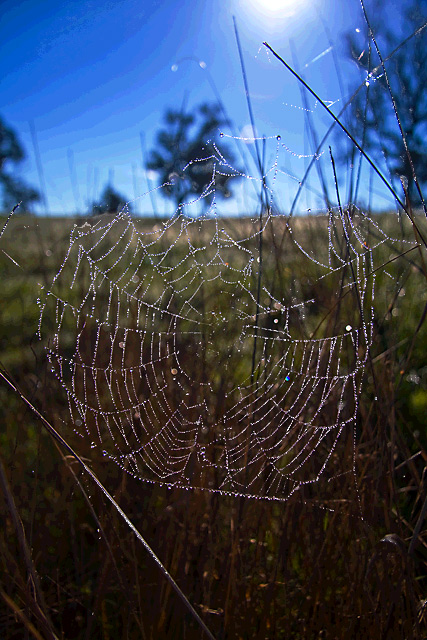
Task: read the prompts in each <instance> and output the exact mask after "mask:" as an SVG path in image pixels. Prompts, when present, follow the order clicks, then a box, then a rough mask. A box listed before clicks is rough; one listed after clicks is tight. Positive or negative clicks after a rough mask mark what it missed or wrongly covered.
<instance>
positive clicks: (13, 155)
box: [0, 118, 40, 211]
mask: <svg viewBox="0 0 427 640" xmlns="http://www.w3.org/2000/svg"><path fill="white" fill-rule="evenodd" d="M24 159H25V152H24V149H23V147H22V145H21V143H20V141H19V138H18V136H17V135H16V133H15V131H14V130H13V129H11V128H10V127H8V126H7V125H6V124H5V122H4V120H3V119H2V118H0V185H1V199H2V207H3V208H4V209H6V210H8V209H9V210H10V209H12V208H13V207H14V206H15V205H16V204H18V203H21V210H22V211H30V210H31V205H32V204H33V203H34V202H38V201H39V200H40V194H39V192H38V191H37V190H36V189H33V188H32V187H30V186H28V185H27V184H26V183H25V182H24V181H23V180H22V179H21V178H18V177H16V176H13V175H11V173H10V172H9V171H8V170H7V166H6V165H8V164H12V165H15V166H16V165H17V164H19V163H21V162H22V161H23V160H24Z"/></svg>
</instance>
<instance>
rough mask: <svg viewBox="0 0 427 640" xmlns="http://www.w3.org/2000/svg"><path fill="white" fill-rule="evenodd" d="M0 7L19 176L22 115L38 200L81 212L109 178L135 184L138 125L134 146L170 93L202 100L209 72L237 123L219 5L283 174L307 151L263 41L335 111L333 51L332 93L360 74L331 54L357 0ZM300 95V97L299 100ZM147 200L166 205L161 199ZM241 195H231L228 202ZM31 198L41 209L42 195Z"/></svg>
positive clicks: (7, 104) (295, 102) (128, 190)
mask: <svg viewBox="0 0 427 640" xmlns="http://www.w3.org/2000/svg"><path fill="white" fill-rule="evenodd" d="M367 4H368V6H369V3H367ZM1 13H2V19H1V27H0V60H1V68H0V71H1V81H0V115H1V116H2V117H3V118H4V119H5V121H6V123H7V124H8V125H10V126H12V127H13V128H14V129H15V130H16V131H17V133H18V134H19V137H20V139H21V141H22V143H23V145H24V147H25V149H26V151H27V159H26V161H25V163H24V165H23V167H22V177H24V178H25V179H26V180H27V181H28V182H29V183H31V184H32V185H34V186H36V187H37V188H40V183H39V177H38V174H37V166H36V157H35V152H34V147H33V140H32V136H31V124H30V123H33V124H34V129H35V131H36V136H37V141H38V146H39V150H40V157H41V162H42V167H43V174H44V179H45V183H46V196H47V206H48V210H49V212H50V213H54V214H62V213H72V212H75V211H76V210H78V211H80V212H84V211H85V210H87V206H88V202H90V201H93V200H94V199H96V198H97V197H99V195H100V192H101V191H102V189H103V188H104V186H105V184H106V183H107V182H108V181H109V180H110V179H111V180H112V182H113V186H114V187H115V188H116V189H117V190H118V191H119V192H121V193H123V194H124V195H126V196H127V197H128V198H129V199H132V198H134V197H135V196H139V195H141V194H143V193H145V192H146V191H147V188H148V187H147V182H146V173H145V171H144V170H143V164H142V149H141V141H140V134H141V133H143V136H144V140H145V149H146V151H147V152H148V151H149V150H150V149H151V148H152V146H153V144H154V143H155V137H156V133H157V131H158V128H159V126H160V125H161V124H162V118H163V114H164V111H165V109H166V108H170V107H172V108H176V109H179V108H180V107H181V105H182V104H183V101H184V100H186V104H187V107H188V109H190V110H191V108H192V107H194V106H196V105H198V104H199V103H201V102H203V101H210V102H213V101H215V93H214V91H213V89H212V82H213V84H214V85H215V87H216V91H217V92H218V93H219V95H220V96H221V100H222V102H223V104H224V106H225V108H226V110H227V113H228V114H229V116H230V118H231V119H232V120H233V123H234V125H235V128H236V130H238V131H239V132H241V135H245V133H247V131H248V128H247V126H248V124H249V115H248V109H247V105H246V98H245V90H244V85H243V79H242V72H241V67H240V61H239V53H238V49H237V45H236V38H235V33H234V27H233V16H235V19H236V23H237V27H238V31H239V36H240V40H241V45H242V51H243V56H244V60H245V66H246V71H247V76H248V82H249V89H250V96H251V101H252V105H253V110H254V117H255V125H256V130H257V132H258V135H266V136H271V138H270V139H269V140H268V141H267V143H268V144H267V156H268V159H269V161H271V162H272V163H273V162H274V158H275V154H276V152H277V146H278V145H277V141H276V136H277V135H280V136H281V143H280V154H279V158H278V160H279V167H280V169H281V170H283V172H284V174H283V175H285V174H286V172H287V173H289V174H291V175H292V176H295V177H298V176H299V177H302V175H303V173H304V167H305V166H306V163H307V160H306V159H305V158H300V157H298V156H303V155H307V154H309V153H310V151H311V150H310V148H309V146H308V143H307V136H306V135H305V134H304V112H303V109H302V106H303V105H302V101H301V95H300V87H299V86H298V83H297V81H296V80H295V79H293V78H292V77H291V75H290V73H289V72H288V71H287V70H286V69H285V68H284V67H283V66H282V65H281V64H280V63H279V62H278V61H277V60H276V59H274V57H272V55H271V54H270V55H268V52H267V50H266V49H265V47H263V46H262V43H263V41H267V42H268V43H269V44H271V46H272V47H273V48H274V49H275V50H276V51H277V52H278V53H279V54H280V55H281V56H282V57H284V58H285V59H286V60H287V61H289V62H290V63H291V64H293V63H295V64H297V65H298V67H299V69H303V73H304V78H305V79H306V80H307V81H308V83H309V84H310V85H311V86H312V87H313V89H314V90H315V91H316V92H318V94H319V95H320V97H321V98H322V99H323V100H325V101H327V102H328V103H334V106H333V107H331V108H332V109H333V110H334V112H335V113H338V111H339V109H340V107H341V105H342V100H343V96H342V94H341V91H340V87H339V84H338V79H337V71H336V68H335V66H334V59H333V54H334V53H335V54H336V55H337V56H338V59H339V61H340V69H341V73H342V74H343V79H344V90H345V92H346V96H345V97H347V95H349V92H350V87H354V77H353V76H354V75H355V76H356V80H357V79H359V81H360V76H359V75H358V71H357V69H356V68H355V66H354V65H352V64H351V63H349V62H346V61H345V60H344V58H343V56H342V51H343V48H344V45H343V42H344V34H345V32H348V31H349V30H354V29H358V28H360V29H362V28H363V27H364V22H363V16H362V12H361V8H360V4H359V2H358V0H298V1H295V2H292V1H291V0H287V1H285V0H282V1H281V2H280V0H264V2H262V0H198V1H196V0H180V1H177V0H173V1H172V0H163V1H156V0H145V1H143V0H97V1H96V2H95V1H93V0H73V1H72V2H71V1H68V2H67V1H65V2H63V3H58V2H57V1H56V0H55V1H53V0H37V1H36V0H2V3H1ZM328 33H329V35H328ZM329 37H330V38H331V39H332V43H333V47H334V48H333V50H330V44H331V42H330V40H329V39H328V38H329ZM291 42H292V45H291ZM292 47H293V51H292ZM322 54H323V55H322ZM200 62H202V63H203V64H202V65H200ZM310 105H311V108H314V101H313V100H312V99H311V100H310ZM321 111H322V110H321V109H320V108H319V107H317V110H315V113H314V115H315V117H316V118H317V123H318V124H317V125H316V126H319V131H323V130H325V127H326V126H329V124H330V119H329V116H328V114H326V113H322V112H321ZM245 127H246V128H245ZM322 127H323V129H322ZM225 133H226V134H230V133H231V132H230V131H229V130H226V131H225ZM229 144H235V142H234V140H229ZM247 146H249V145H247ZM248 151H250V150H248ZM296 184H297V181H296V180H295V178H289V179H288V181H287V182H286V181H284V182H283V183H280V189H282V190H283V193H281V194H280V198H281V202H282V203H283V204H284V206H286V205H287V204H288V203H289V202H290V201H291V200H292V197H293V194H294V193H295V189H296ZM278 185H279V183H278ZM278 189H279V186H278ZM158 202H159V203H160V204H159V207H160V208H163V209H164V211H166V204H165V202H163V201H162V199H161V198H160V200H159V201H158ZM242 202H243V200H242V201H241V202H240V204H239V198H237V199H236V202H235V203H234V206H235V207H237V208H239V207H241V206H243V205H242ZM228 206H232V205H230V204H229V205H228ZM134 208H135V210H136V211H139V212H141V213H145V212H147V213H150V211H151V204H150V199H149V198H147V197H145V198H141V199H140V200H138V201H137V202H136V203H135V205H134ZM37 210H38V211H40V212H43V211H44V205H38V207H37Z"/></svg>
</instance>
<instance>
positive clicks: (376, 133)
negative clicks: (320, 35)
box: [346, 0, 427, 202]
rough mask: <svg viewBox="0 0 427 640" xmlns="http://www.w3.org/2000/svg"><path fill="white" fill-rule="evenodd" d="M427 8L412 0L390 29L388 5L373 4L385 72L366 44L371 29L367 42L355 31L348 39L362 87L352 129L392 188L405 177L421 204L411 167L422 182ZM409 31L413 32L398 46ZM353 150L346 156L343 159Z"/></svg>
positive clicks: (425, 175) (426, 174) (426, 171)
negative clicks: (383, 170)
mask: <svg viewBox="0 0 427 640" xmlns="http://www.w3.org/2000/svg"><path fill="white" fill-rule="evenodd" d="M426 9H427V7H426V3H424V2H423V3H420V2H419V1H413V2H412V3H411V4H410V5H409V6H408V7H406V8H404V9H401V15H400V16H396V17H395V19H394V20H393V21H392V22H391V24H392V27H391V28H390V27H389V25H390V21H389V20H386V19H385V12H386V11H388V10H389V7H387V4H385V3H384V2H380V1H379V0H377V2H376V3H375V6H374V10H373V11H372V14H373V16H374V19H373V21H372V24H371V27H372V31H373V33H374V36H375V39H376V40H377V43H378V44H379V47H380V50H381V52H382V57H383V59H384V60H386V61H385V68H386V74H384V71H383V68H382V66H381V61H380V59H379V58H378V55H377V53H376V51H375V47H374V44H373V42H372V40H371V41H370V44H369V45H367V44H366V43H367V39H369V33H367V34H366V36H365V37H366V39H365V41H364V42H365V44H364V43H363V42H362V41H361V37H362V35H361V34H356V33H354V32H353V33H351V34H349V35H348V37H347V55H348V57H349V58H350V59H352V60H353V61H355V62H356V64H357V66H358V67H359V69H360V70H361V76H362V80H364V81H365V87H364V88H363V90H360V91H359V93H358V94H357V96H356V98H355V99H354V100H353V102H352V104H351V108H350V109H351V111H350V113H351V118H350V122H352V123H353V124H352V125H350V128H351V130H352V133H354V134H355V136H356V138H357V139H358V140H359V141H360V142H362V144H363V147H364V148H365V150H367V151H368V152H369V153H370V154H371V156H372V157H373V159H375V161H377V162H379V163H383V162H384V161H385V163H386V165H387V168H388V172H389V174H390V177H391V179H392V182H394V184H395V186H396V185H397V184H398V182H400V181H401V179H402V178H403V180H404V182H405V183H406V184H407V185H408V192H409V194H410V196H411V199H412V200H413V201H414V202H419V201H420V198H419V194H418V192H417V189H416V185H415V182H414V176H413V169H414V170H415V174H416V176H417V180H418V184H419V185H420V186H421V185H422V184H423V183H424V184H425V183H426V182H427V144H426V143H427V29H421V30H420V27H421V26H422V25H423V24H424V23H425V22H426V19H427V10H426ZM394 11H395V9H394ZM417 31H418V33H416V32H417ZM413 33H415V35H414V36H413V37H412V38H410V39H408V40H407V41H406V42H405V43H404V44H403V45H402V46H401V47H400V48H398V47H399V45H400V44H401V43H402V42H403V41H404V39H405V38H407V37H408V36H409V35H411V34H413ZM395 49H396V51H395ZM390 54H392V55H391V56H390ZM388 56H390V58H389V59H387V57H388ZM375 69H376V70H375ZM374 70H375V71H374ZM387 79H388V82H389V85H390V89H391V93H392V95H393V99H394V102H395V106H396V111H397V113H398V116H399V120H400V123H401V126H402V129H403V132H404V136H405V139H406V145H407V149H405V144H404V140H403V137H402V134H401V131H400V129H399V125H398V122H397V119H396V115H395V111H394V108H393V103H392V100H391V97H390V91H389V88H388V86H387ZM408 152H409V153H408ZM351 153H352V152H351V151H350V154H347V155H346V159H348V158H349V155H351ZM411 164H412V165H413V168H412V166H411Z"/></svg>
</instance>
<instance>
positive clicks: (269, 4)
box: [245, 0, 301, 17]
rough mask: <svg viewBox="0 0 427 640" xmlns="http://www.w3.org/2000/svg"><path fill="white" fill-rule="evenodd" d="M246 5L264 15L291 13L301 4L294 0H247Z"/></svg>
mask: <svg viewBox="0 0 427 640" xmlns="http://www.w3.org/2000/svg"><path fill="white" fill-rule="evenodd" d="M245 5H246V6H248V5H249V7H250V8H251V9H253V10H255V11H256V12H257V13H263V14H264V15H277V16H278V17H280V15H281V14H282V15H283V14H286V15H289V14H292V13H294V12H295V10H296V9H297V8H298V6H300V5H301V2H297V1H296V0H247V2H246V3H245Z"/></svg>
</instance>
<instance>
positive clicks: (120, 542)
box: [0, 213, 427, 640]
mask: <svg viewBox="0 0 427 640" xmlns="http://www.w3.org/2000/svg"><path fill="white" fill-rule="evenodd" d="M373 219H374V220H375V225H377V227H379V228H380V229H382V230H383V231H384V233H385V237H386V238H390V239H391V238H394V239H397V240H393V241H392V240H387V241H384V242H383V243H382V244H381V246H380V247H379V248H378V249H377V253H376V264H377V265H386V263H387V266H384V267H383V268H380V269H379V271H378V273H377V282H376V297H375V302H374V313H375V321H374V326H375V339H374V343H373V347H372V353H371V358H372V360H371V361H372V367H373V371H374V374H373V375H374V376H375V380H376V386H377V388H376V390H375V389H374V383H373V378H372V375H370V374H369V373H367V374H366V376H365V377H366V379H365V380H364V385H363V391H362V395H361V397H360V406H359V411H358V422H357V430H356V435H357V439H356V444H355V448H354V447H353V444H354V443H353V434H352V433H349V435H348V437H346V438H345V439H344V440H343V443H342V446H341V447H340V448H339V450H337V452H336V454H335V456H336V459H335V460H334V461H333V464H334V465H335V472H334V476H336V475H337V470H339V469H340V468H341V466H342V468H343V473H344V470H348V469H351V468H352V464H353V463H352V460H353V456H354V457H355V461H356V478H357V482H356V483H355V481H354V477H353V475H352V474H349V473H345V475H342V476H340V482H339V486H338V484H337V482H336V481H335V482H333V481H331V482H328V476H325V477H324V478H322V479H321V480H320V481H319V483H317V485H316V486H315V487H314V488H313V489H312V490H311V491H310V493H309V494H308V495H307V496H306V499H305V500H301V497H295V498H291V499H290V500H289V501H287V502H284V503H281V502H273V501H265V500H250V499H243V498H241V499H238V498H234V497H230V496H219V495H217V494H214V493H213V494H212V493H207V492H200V491H182V490H179V489H168V488H166V487H161V486H153V485H150V484H145V483H144V482H140V481H137V480H135V479H133V478H132V477H130V476H129V475H128V474H127V473H125V472H123V471H122V470H121V469H120V468H119V467H116V466H115V465H114V464H112V463H109V462H107V463H106V461H105V459H104V458H103V457H102V455H101V452H100V451H98V450H96V449H91V448H90V446H89V442H84V441H81V440H79V439H77V437H76V435H75V433H74V432H73V431H72V430H71V429H70V430H69V432H68V433H63V435H64V437H66V439H67V441H68V442H69V443H70V444H71V445H72V446H73V447H75V449H76V450H77V451H78V453H79V455H81V456H82V457H83V458H84V459H85V460H86V461H87V463H88V464H89V466H90V467H91V468H93V469H94V471H95V472H96V474H97V475H98V477H99V478H100V480H101V481H102V482H103V483H104V484H105V486H106V487H107V489H108V490H109V491H110V492H111V493H112V494H113V496H114V497H115V499H116V500H117V502H118V503H119V504H120V506H121V507H122V509H123V510H124V512H125V513H126V514H127V515H128V517H129V518H130V519H131V520H132V522H133V523H134V524H135V525H136V527H137V528H138V529H139V531H140V532H141V533H142V535H143V536H144V538H145V539H146V540H147V542H148V543H149V544H150V546H151V547H152V548H153V550H154V552H155V553H156V554H157V555H158V557H159V558H160V559H161V561H162V562H163V563H164V565H165V567H166V568H167V570H168V571H169V572H170V573H171V574H172V576H173V577H174V578H175V580H176V581H177V583H178V584H179V586H180V587H181V589H182V590H183V592H184V593H185V594H186V596H187V597H188V599H189V600H190V602H191V603H192V604H193V606H194V607H195V608H196V610H197V611H198V612H199V613H200V615H201V617H202V618H203V619H204V620H205V621H206V624H207V625H208V627H209V628H210V629H211V631H212V633H213V634H214V636H215V637H216V638H230V639H240V638H242V639H250V638H255V639H258V638H260V639H261V638H265V639H276V638H277V639H280V638H295V639H306V638H372V639H375V640H377V639H379V638H402V640H403V639H409V638H425V637H426V636H427V624H426V621H427V611H426V607H425V604H426V603H425V597H426V589H427V572H426V561H427V537H426V534H427V530H426V527H425V525H424V523H423V526H422V530H421V532H420V534H419V536H418V539H417V541H416V545H415V548H414V550H413V553H411V554H408V547H409V545H410V543H411V540H412V537H413V534H414V529H415V527H416V523H417V521H418V518H419V516H420V512H421V509H422V505H423V502H424V499H425V498H426V486H427V485H426V482H425V469H426V464H427V432H426V427H425V417H426V415H427V366H426V363H425V353H426V348H427V335H426V331H425V326H424V318H425V309H426V303H427V295H426V291H427V289H426V277H427V273H426V271H425V263H424V260H425V250H424V253H422V251H421V250H416V249H415V250H413V251H411V252H410V253H409V254H405V255H401V254H403V253H404V251H405V250H406V248H405V247H404V246H403V245H400V244H399V240H401V239H402V238H406V239H410V240H411V241H413V240H414V230H413V227H412V225H411V224H410V223H409V221H407V220H405V219H401V218H400V217H399V216H397V215H396V214H394V213H389V214H377V215H376V216H373ZM4 220H5V219H4ZM416 220H417V224H419V225H420V229H421V230H422V231H423V233H424V234H426V227H427V225H426V224H425V219H423V218H422V217H421V216H419V217H417V218H416ZM74 222H75V221H74V220H72V219H50V218H49V219H47V218H40V217H37V218H33V217H24V216H22V217H19V216H16V217H13V218H12V219H11V220H10V221H9V224H8V226H7V228H6V230H5V233H4V235H3V237H2V239H1V240H0V250H1V251H0V274H1V285H0V361H1V366H2V371H3V372H7V377H8V378H9V379H11V380H13V381H14V383H15V384H16V385H18V387H19V388H20V389H21V390H22V392H23V393H24V394H25V395H26V396H27V397H28V398H29V399H30V400H31V402H32V403H33V404H34V405H35V406H36V407H37V409H38V410H40V412H41V413H42V414H43V415H44V416H46V418H47V419H48V420H49V421H50V422H51V423H52V424H53V425H55V426H56V427H58V428H60V425H61V424H62V423H61V420H62V419H64V416H65V415H66V411H67V407H66V403H65V400H64V397H63V395H62V394H61V392H60V390H59V388H58V385H57V384H56V381H55V379H54V377H53V376H51V375H50V374H49V373H48V370H47V362H46V358H45V354H44V349H43V344H42V343H41V342H40V341H39V340H38V338H37V336H36V331H37V326H38V321H39V307H38V305H37V302H36V300H37V297H38V295H39V294H38V291H39V285H40V284H41V285H44V286H48V285H49V283H50V282H51V281H52V278H53V276H54V275H55V273H56V272H57V271H58V268H59V266H60V264H61V261H62V259H63V256H64V252H65V249H66V247H67V245H68V240H69V233H70V229H71V227H72V226H73V224H74ZM79 224H81V220H80V221H79ZM156 224H159V222H158V221H156V220H147V219H144V220H138V221H136V225H137V227H139V228H141V229H142V230H145V231H147V230H148V229H149V228H150V227H153V226H154V225H156ZM225 224H227V225H230V228H234V229H238V230H239V227H240V231H241V232H242V233H243V235H245V234H246V233H247V232H246V231H245V225H246V226H248V225H250V224H252V223H250V222H248V221H247V220H245V219H244V218H242V219H233V220H229V221H226V223H225ZM292 225H293V227H294V231H295V233H298V236H299V237H300V238H303V239H304V243H305V246H307V247H312V249H313V252H314V253H316V255H319V252H321V251H322V247H325V248H326V247H327V246H328V221H327V218H326V217H325V216H306V217H304V218H295V219H294V220H293V221H292ZM375 225H372V242H373V243H374V242H376V240H378V237H376V227H375ZM375 238H376V239H375ZM415 238H416V237H415ZM177 250H178V249H177ZM264 251H265V255H266V256H272V257H273V258H274V259H275V260H272V263H274V264H275V266H274V268H275V269H277V270H278V272H280V273H281V274H282V276H283V277H282V280H281V286H282V287H291V286H294V287H296V290H298V291H299V292H300V294H301V295H302V297H303V298H304V297H307V296H308V293H309V292H308V288H309V284H308V283H309V282H318V283H323V284H322V285H320V284H318V288H317V290H316V296H317V300H318V303H319V309H318V314H319V318H320V317H321V316H322V315H323V314H324V313H326V311H327V310H328V309H332V308H333V307H334V305H336V301H337V299H336V296H337V292H336V288H335V286H336V283H335V282H332V281H326V280H324V281H321V280H320V281H318V280H317V279H318V277H320V272H319V273H318V274H316V265H315V263H313V262H310V263H306V262H304V260H302V259H301V254H300V253H298V252H297V251H296V250H295V246H294V245H292V244H288V245H287V246H286V251H281V252H279V253H278V250H277V247H275V246H274V242H273V238H269V237H268V234H267V235H266V237H265V247H264ZM277 258H278V261H277V260H276V259H277ZM390 261H392V262H390ZM307 269H310V273H308V272H307ZM325 282H326V284H325ZM328 282H330V284H329V285H328V284H327V283H328ZM402 291H403V293H402ZM213 293H214V292H213ZM343 304H346V302H345V301H344V302H343ZM311 322H313V319H311ZM0 411H1V419H2V423H1V424H2V426H1V429H0V452H1V453H0V455H1V462H2V467H3V471H2V485H3V487H2V488H3V492H2V497H1V501H0V520H1V522H2V523H3V524H2V526H1V527H0V563H1V564H0V603H1V604H0V636H1V637H2V638H7V639H8V640H12V639H15V638H16V639H18V638H19V639H20V638H37V639H38V638H54V637H58V638H64V639H65V638H67V639H68V638H70V639H71V638H79V639H80V638H81V639H83V638H87V639H88V640H89V639H92V638H100V639H101V638H103V639H113V638H114V639H115V638H146V639H157V638H165V639H167V638H170V639H171V640H172V639H175V638H183V639H184V638H186V639H192V638H200V637H201V631H200V628H198V627H197V625H196V623H195V622H194V620H192V619H191V617H190V616H189V615H188V613H187V612H186V610H185V608H184V607H183V605H182V603H181V602H180V601H179V600H178V599H177V597H176V595H175V593H174V592H173V591H172V590H171V588H170V586H169V585H168V584H167V582H165V580H164V579H163V577H162V576H161V574H160V573H159V571H158V568H157V567H156V566H155V565H154V563H153V562H152V560H151V559H150V557H149V556H148V555H147V553H146V552H145V551H144V549H143V548H142V547H141V546H140V545H139V544H138V541H137V540H135V538H134V536H133V534H132V532H131V531H130V530H129V529H128V527H127V526H126V524H125V523H124V522H123V521H122V520H121V519H120V518H119V516H118V514H117V513H116V512H115V511H114V509H113V508H112V507H111V506H110V505H109V504H108V503H107V502H106V500H105V498H104V497H103V496H102V494H101V493H100V492H99V491H98V490H97V489H96V488H95V487H94V486H92V484H91V483H90V481H89V480H87V479H86V478H85V477H84V476H83V475H82V473H81V470H80V469H79V467H78V465H77V464H76V462H75V461H74V460H73V459H72V458H71V457H70V456H69V455H67V453H66V452H65V451H61V450H60V449H59V447H58V445H57V444H56V443H55V441H54V440H53V439H52V438H51V437H50V435H49V434H47V432H46V431H45V430H44V429H43V427H42V425H41V422H40V421H39V420H38V419H37V418H36V417H35V415H34V413H33V412H32V411H31V410H30V409H29V408H28V406H27V405H25V404H24V403H23V402H22V400H21V398H20V397H19V395H18V394H17V393H16V392H13V391H12V389H11V388H10V387H9V386H8V385H7V384H5V383H2V384H1V385H0ZM330 509H332V510H330ZM411 550H412V548H411Z"/></svg>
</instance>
